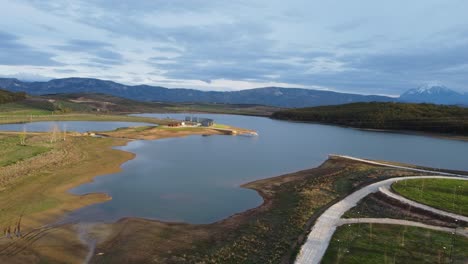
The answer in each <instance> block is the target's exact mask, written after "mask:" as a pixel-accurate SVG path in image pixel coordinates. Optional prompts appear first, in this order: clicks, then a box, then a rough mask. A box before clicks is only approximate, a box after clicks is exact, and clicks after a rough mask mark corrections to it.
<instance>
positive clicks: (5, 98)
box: [0, 89, 26, 104]
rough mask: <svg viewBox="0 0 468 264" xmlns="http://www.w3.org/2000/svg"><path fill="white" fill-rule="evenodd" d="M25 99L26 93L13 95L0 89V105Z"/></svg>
mask: <svg viewBox="0 0 468 264" xmlns="http://www.w3.org/2000/svg"><path fill="white" fill-rule="evenodd" d="M25 98H26V93H23V92H17V93H13V92H9V91H6V90H3V89H0V104H4V103H10V102H16V101H21V100H23V99H25Z"/></svg>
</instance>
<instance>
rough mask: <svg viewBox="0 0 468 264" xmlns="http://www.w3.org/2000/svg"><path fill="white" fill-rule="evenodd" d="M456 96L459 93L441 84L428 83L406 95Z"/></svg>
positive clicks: (409, 91)
mask: <svg viewBox="0 0 468 264" xmlns="http://www.w3.org/2000/svg"><path fill="white" fill-rule="evenodd" d="M448 93H449V94H454V93H457V92H455V91H453V90H451V89H449V88H447V87H445V86H443V85H441V84H439V83H437V84H433V83H427V84H423V85H421V86H419V87H418V88H415V89H410V90H408V91H407V92H406V93H404V94H406V95H437V94H448Z"/></svg>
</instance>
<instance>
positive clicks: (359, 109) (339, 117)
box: [272, 102, 468, 135]
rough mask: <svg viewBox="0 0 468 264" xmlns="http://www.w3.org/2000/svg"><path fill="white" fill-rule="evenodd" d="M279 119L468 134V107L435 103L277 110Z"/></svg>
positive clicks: (365, 104)
mask: <svg viewBox="0 0 468 264" xmlns="http://www.w3.org/2000/svg"><path fill="white" fill-rule="evenodd" d="M272 117H273V118H276V119H284V120H295V121H308V122H319V123H327V124H336V125H344V126H351V127H357V128H370V129H395V130H412V131H427V132H436V133H451V134H458V135H468V108H462V107H457V106H443V105H434V104H405V103H376V102H375V103H353V104H345V105H336V106H319V107H308V108H297V109H290V110H284V111H278V112H275V113H274V114H273V115H272Z"/></svg>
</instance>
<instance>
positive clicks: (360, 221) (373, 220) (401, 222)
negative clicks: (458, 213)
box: [339, 218, 468, 237]
mask: <svg viewBox="0 0 468 264" xmlns="http://www.w3.org/2000/svg"><path fill="white" fill-rule="evenodd" d="M370 223H372V224H386V225H405V226H414V227H422V228H427V229H432V230H436V231H442V232H448V233H456V234H458V235H462V236H464V237H468V229H466V228H450V227H442V226H434V225H426V224H423V223H419V222H415V221H408V220H402V219H391V218H348V219H341V220H340V222H339V225H340V226H341V225H347V224H370Z"/></svg>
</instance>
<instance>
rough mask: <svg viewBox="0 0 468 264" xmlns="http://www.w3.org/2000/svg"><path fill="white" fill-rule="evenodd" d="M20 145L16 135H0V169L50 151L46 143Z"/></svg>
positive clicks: (27, 141)
mask: <svg viewBox="0 0 468 264" xmlns="http://www.w3.org/2000/svg"><path fill="white" fill-rule="evenodd" d="M26 143H27V144H26V145H24V146H23V145H20V139H19V136H17V135H0V167H2V166H7V165H10V164H13V163H16V162H18V161H21V160H25V159H28V158H32V157H34V156H37V155H39V154H42V153H44V152H47V151H49V150H50V149H51V147H50V146H49V144H47V143H37V142H33V143H31V142H29V140H28V138H26Z"/></svg>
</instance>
